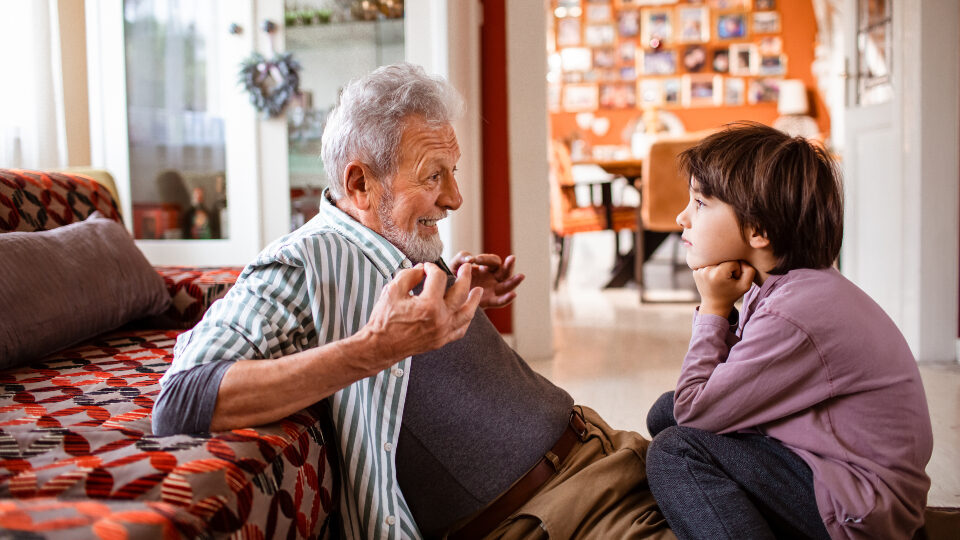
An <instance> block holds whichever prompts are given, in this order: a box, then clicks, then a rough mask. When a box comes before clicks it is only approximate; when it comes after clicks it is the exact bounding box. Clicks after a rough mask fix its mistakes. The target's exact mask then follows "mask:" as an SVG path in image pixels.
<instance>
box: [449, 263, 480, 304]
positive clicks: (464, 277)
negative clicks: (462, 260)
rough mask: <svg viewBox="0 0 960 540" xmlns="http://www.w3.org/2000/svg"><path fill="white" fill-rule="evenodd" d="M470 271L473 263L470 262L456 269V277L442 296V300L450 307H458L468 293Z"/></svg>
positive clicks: (470, 278)
mask: <svg viewBox="0 0 960 540" xmlns="http://www.w3.org/2000/svg"><path fill="white" fill-rule="evenodd" d="M472 272H473V265H472V264H471V263H466V264H464V265H463V266H461V267H460V269H459V270H458V271H457V279H456V280H455V281H454V282H453V285H451V286H450V288H449V289H447V293H446V294H445V295H444V297H443V299H444V302H446V304H447V307H449V308H450V309H457V308H459V307H460V306H461V305H462V304H463V302H464V300H466V298H467V295H468V294H469V293H470V282H471V280H472V279H473V276H472Z"/></svg>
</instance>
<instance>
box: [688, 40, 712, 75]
mask: <svg viewBox="0 0 960 540" xmlns="http://www.w3.org/2000/svg"><path fill="white" fill-rule="evenodd" d="M706 65H707V49H706V47H704V46H703V45H687V46H686V48H684V50H683V69H684V70H685V71H687V72H688V73H698V72H700V71H702V70H703V68H704V67H705V66H706Z"/></svg>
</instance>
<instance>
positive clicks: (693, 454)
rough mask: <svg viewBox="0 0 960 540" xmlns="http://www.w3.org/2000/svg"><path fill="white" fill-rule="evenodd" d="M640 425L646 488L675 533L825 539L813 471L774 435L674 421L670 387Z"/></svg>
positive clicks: (697, 536)
mask: <svg viewBox="0 0 960 540" xmlns="http://www.w3.org/2000/svg"><path fill="white" fill-rule="evenodd" d="M647 429H649V430H650V435H651V436H652V437H653V442H652V443H651V444H650V448H649V449H648V450H647V479H648V481H649V482H650V490H651V491H652V492H653V496H654V498H656V500H657V503H658V504H659V505H660V509H661V511H662V512H663V515H664V516H665V517H666V518H667V522H668V523H669V524H670V527H671V528H672V529H673V532H674V533H676V535H677V538H680V539H687V538H690V539H704V538H709V539H711V540H713V539H724V538H729V539H737V540H740V539H748V538H749V539H752V538H771V539H772V538H817V539H820V538H823V539H827V540H829V538H830V536H829V535H828V534H827V530H826V527H824V525H823V521H822V520H821V518H820V513H819V512H818V511H817V502H816V499H815V498H814V493H813V473H812V472H811V471H810V468H809V467H808V466H807V464H806V463H804V461H803V460H802V459H800V457H799V456H797V455H796V454H794V453H793V452H791V451H790V450H789V449H787V448H786V447H785V446H783V445H782V444H780V443H779V442H777V441H776V440H774V439H771V438H769V437H765V436H763V435H759V434H740V433H734V434H729V435H718V434H716V433H710V432H707V431H703V430H700V429H694V428H689V427H683V426H678V425H677V422H676V420H675V419H674V417H673V392H667V393H666V394H664V395H662V396H660V399H658V400H657V402H656V403H655V404H654V405H653V407H652V408H651V409H650V413H649V414H648V415H647Z"/></svg>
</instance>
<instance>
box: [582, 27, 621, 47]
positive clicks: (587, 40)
mask: <svg viewBox="0 0 960 540" xmlns="http://www.w3.org/2000/svg"><path fill="white" fill-rule="evenodd" d="M616 41H617V32H616V30H615V29H614V28H613V25H612V24H589V25H587V27H586V28H585V29H584V31H583V42H584V44H585V45H587V46H588V47H605V46H608V45H613V44H614V43H615V42H616Z"/></svg>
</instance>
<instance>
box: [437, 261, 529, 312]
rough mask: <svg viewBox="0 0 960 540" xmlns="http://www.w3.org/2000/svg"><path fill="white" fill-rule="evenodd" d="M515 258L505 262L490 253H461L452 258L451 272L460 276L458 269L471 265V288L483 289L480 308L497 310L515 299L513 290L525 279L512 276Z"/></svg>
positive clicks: (520, 276) (519, 275)
mask: <svg viewBox="0 0 960 540" xmlns="http://www.w3.org/2000/svg"><path fill="white" fill-rule="evenodd" d="M516 260H517V259H516V257H514V256H513V255H510V256H508V257H507V260H505V261H502V262H501V261H500V257H498V256H496V255H493V254H492V253H481V254H480V255H473V254H471V253H468V252H466V251H461V252H460V253H457V254H456V256H454V257H453V267H452V270H453V271H454V272H455V273H456V274H457V275H460V273H459V269H460V267H461V266H463V265H473V280H472V283H473V286H474V287H481V288H482V289H483V297H482V298H481V299H480V307H482V308H499V307H503V306H506V305H508V304H510V302H513V300H514V299H515V298H516V297H517V293H516V292H515V291H514V289H516V288H517V286H518V285H520V282H522V281H523V279H524V278H525V277H526V276H524V275H523V274H517V275H515V276H512V275H511V274H512V273H513V265H514V263H515V262H516Z"/></svg>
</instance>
